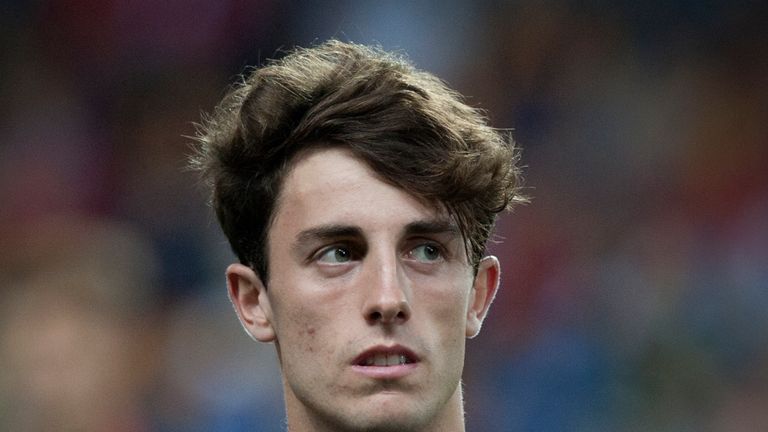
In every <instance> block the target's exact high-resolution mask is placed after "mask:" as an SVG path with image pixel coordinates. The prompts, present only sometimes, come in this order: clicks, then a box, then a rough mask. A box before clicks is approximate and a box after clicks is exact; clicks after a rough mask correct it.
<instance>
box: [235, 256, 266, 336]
mask: <svg viewBox="0 0 768 432" xmlns="http://www.w3.org/2000/svg"><path fill="white" fill-rule="evenodd" d="M227 290H228V292H229V299H230V300H231V301H232V305H233V306H234V307H235V312H237V317H238V318H239V319H240V323H241V324H242V325H243V328H244V329H245V331H246V332H247V333H248V334H249V335H250V336H251V337H252V338H253V339H255V340H257V341H259V342H273V341H274V340H275V330H274V328H273V327H272V310H271V307H270V304H269V297H268V296H267V292H266V289H265V287H264V284H263V283H262V281H261V278H260V277H259V276H258V275H256V272H254V271H253V269H251V268H250V267H247V266H245V265H242V264H232V265H230V266H229V267H227Z"/></svg>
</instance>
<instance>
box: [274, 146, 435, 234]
mask: <svg viewBox="0 0 768 432" xmlns="http://www.w3.org/2000/svg"><path fill="white" fill-rule="evenodd" d="M425 219H448V218H447V216H446V214H445V212H444V211H442V210H438V208H436V207H435V206H431V205H429V204H427V203H425V202H423V201H422V200H419V199H417V198H416V197H414V196H413V195H411V194H409V193H408V192H406V191H404V190H402V189H399V188H397V187H394V186H392V185H390V184H389V183H386V182H384V181H383V180H381V178H380V177H379V176H378V175H377V174H376V173H375V172H374V171H373V170H371V169H370V167H368V165H367V164H366V163H364V162H362V161H361V160H359V159H358V158H356V157H355V156H353V155H352V153H351V152H349V151H348V150H345V149H342V148H325V149H318V150H313V151H311V152H308V153H306V154H303V155H300V156H299V157H298V158H297V159H296V161H294V163H293V165H292V168H291V169H290V170H289V171H288V173H287V175H286V177H285V179H284V181H283V185H282V190H281V193H280V197H279V199H278V203H277V207H276V212H275V218H274V223H273V227H272V230H271V232H270V237H272V238H273V239H274V238H275V237H274V236H276V235H291V231H296V230H300V229H303V228H306V227H307V226H310V225H323V224H350V225H356V226H360V227H361V228H363V229H366V228H371V229H377V228H385V227H396V226H402V225H405V224H407V223H410V222H412V221H414V220H425Z"/></svg>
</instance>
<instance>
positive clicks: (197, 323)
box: [0, 0, 768, 431]
mask: <svg viewBox="0 0 768 432" xmlns="http://www.w3.org/2000/svg"><path fill="white" fill-rule="evenodd" d="M767 9H768V8H767V7H766V3H765V2H758V1H738V0H736V1H690V0H682V1H660V0H650V1H643V2H635V1H621V0H619V1H610V2H609V1H597V0H595V1H585V2H581V1H522V0H519V1H507V2H503V1H460V0H440V1H437V0H433V1H405V0H401V1H391V2H378V1H346V2H344V1H342V2H308V1H277V0H272V1H271V0H259V1H252V0H221V1H205V0H191V1H181V0H170V1H165V2H154V1H148V0H139V1H136V0H132V1H129V0H99V1H96V0H74V1H64V0H47V1H46V0H38V1H19V0H16V1H14V0H10V1H8V0H6V1H3V2H2V3H1V4H0V49H1V50H2V51H1V57H0V101H2V103H0V245H1V246H0V429H2V430H8V431H42V430H71V431H107V430H109V431H247V430H248V431H277V430H281V428H282V427H283V413H282V410H283V407H282V393H281V388H280V382H279V376H278V367H277V365H276V361H275V356H274V353H273V347H272V346H269V345H259V344H256V343H253V342H251V340H250V339H249V338H248V337H247V336H246V335H245V333H244V332H242V331H241V329H240V327H239V324H238V323H237V320H236V317H235V314H234V313H233V311H232V310H231V307H230V305H229V303H228V300H227V298H226V290H225V281H224V269H225V266H226V264H227V263H229V262H231V261H233V256H232V255H231V252H230V251H229V249H228V246H227V244H226V242H225V240H224V237H223V235H222V234H221V233H220V231H219V229H218V226H217V225H216V221H215V218H214V217H213V215H212V212H211V211H210V209H209V208H208V207H207V206H206V203H205V202H206V198H207V197H206V193H205V191H204V190H203V188H202V187H201V185H200V184H199V181H198V180H197V178H196V176H195V175H194V174H193V173H190V172H188V171H185V169H184V165H185V158H186V155H187V153H188V152H189V150H188V144H189V142H190V139H189V138H187V137H186V136H189V135H193V134H194V126H193V122H195V121H198V120H199V118H200V113H201V112H203V111H210V110H211V109H212V108H213V107H214V105H215V104H216V103H217V102H218V100H219V99H220V98H221V97H222V96H223V95H224V93H225V91H226V88H227V86H228V85H229V84H231V83H232V82H234V81H235V80H236V79H237V77H238V75H239V74H241V73H244V72H246V71H247V66H249V65H258V64H261V63H263V62H264V61H265V60H267V59H269V58H274V57H276V56H278V57H279V56H280V55H281V50H285V49H288V48H291V47H293V46H295V45H300V46H309V45H312V44H313V43H315V42H319V41H323V40H325V39H327V38H329V37H337V38H340V39H343V40H352V41H356V42H362V43H379V44H381V45H382V46H383V47H384V48H386V49H394V50H403V51H404V52H407V53H408V54H409V56H410V58H411V59H412V60H413V62H414V63H416V64H417V65H418V66H419V67H420V68H423V69H427V70H430V71H432V72H435V73H436V74H437V75H439V76H441V77H442V78H444V79H445V80H447V81H448V82H449V84H450V85H452V86H453V87H454V88H456V89H458V90H459V91H460V92H462V93H464V94H465V95H467V96H468V100H469V102H470V103H471V104H472V105H474V106H477V107H480V108H483V109H486V110H488V113H489V117H490V119H491V122H492V124H493V125H494V126H496V127H503V128H514V135H515V138H516V140H517V141H518V143H519V144H520V145H521V146H522V147H523V149H524V152H523V163H524V165H526V166H527V168H526V177H527V185H528V186H529V189H528V194H529V195H530V196H532V197H533V201H532V203H531V204H529V205H527V206H525V207H522V208H519V209H518V210H517V211H516V212H515V213H514V214H512V215H508V216H504V217H503V218H502V219H501V220H500V221H499V226H498V237H497V240H499V242H498V243H494V244H493V245H492V246H491V249H492V251H493V252H494V253H496V254H498V255H499V257H500V259H501V261H502V265H503V269H504V272H503V286H502V290H501V292H500V293H499V295H498V297H497V299H496V302H495V304H494V306H493V308H492V310H491V314H490V317H489V318H488V320H487V322H486V325H485V328H484V331H483V332H482V334H481V335H480V336H479V337H478V338H477V339H474V340H471V341H470V342H469V347H468V358H467V368H466V372H465V380H464V381H465V384H466V387H465V388H466V391H465V395H466V401H467V403H466V405H467V406H466V409H467V422H468V430H473V431H758V430H768V30H767V29H766V22H768V10H767Z"/></svg>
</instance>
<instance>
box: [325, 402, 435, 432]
mask: <svg viewBox="0 0 768 432" xmlns="http://www.w3.org/2000/svg"><path fill="white" fill-rule="evenodd" d="M371 402H372V403H371V404H370V405H368V406H366V407H356V408H355V409H354V412H352V413H345V414H348V417H347V416H344V415H343V414H342V415H340V416H338V417H336V418H333V419H328V420H329V422H330V423H331V424H334V427H333V428H331V429H333V430H337V431H361V430H364V431H366V432H417V431H422V430H424V428H425V427H426V426H427V425H428V424H429V423H430V421H431V420H433V417H434V416H433V415H430V414H429V413H427V412H425V411H424V409H423V407H417V406H414V405H413V402H412V401H403V400H399V401H398V400H392V399H390V400H387V401H384V402H383V403H382V401H375V402H374V401H371ZM406 405H410V406H406ZM335 414H340V413H338V412H337V413H335Z"/></svg>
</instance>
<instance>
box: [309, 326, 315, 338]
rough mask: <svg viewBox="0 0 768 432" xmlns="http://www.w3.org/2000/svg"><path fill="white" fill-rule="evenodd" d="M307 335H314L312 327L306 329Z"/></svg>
mask: <svg viewBox="0 0 768 432" xmlns="http://www.w3.org/2000/svg"><path fill="white" fill-rule="evenodd" d="M307 334H308V335H310V336H312V335H313V334H315V328H314V327H312V326H309V327H307Z"/></svg>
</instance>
